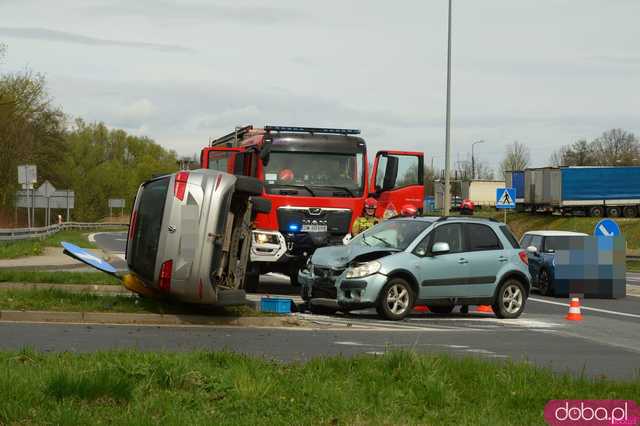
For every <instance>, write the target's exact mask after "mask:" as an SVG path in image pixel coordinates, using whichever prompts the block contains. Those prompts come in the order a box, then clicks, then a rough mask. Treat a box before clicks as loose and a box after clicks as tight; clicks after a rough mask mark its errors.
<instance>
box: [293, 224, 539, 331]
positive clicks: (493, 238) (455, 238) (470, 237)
mask: <svg viewBox="0 0 640 426" xmlns="http://www.w3.org/2000/svg"><path fill="white" fill-rule="evenodd" d="M527 262H528V259H527V253H526V251H524V250H522V249H521V248H520V246H519V244H518V241H517V240H516V239H515V237H514V236H513V234H512V233H511V231H510V230H509V228H508V227H507V226H506V225H505V224H503V223H500V222H498V221H495V220H493V219H484V218H478V217H474V218H463V217H441V218H436V217H417V218H397V219H390V220H387V221H384V222H382V223H380V224H379V225H376V226H374V227H373V228H371V229H368V230H367V231H365V232H363V233H362V234H360V235H358V236H357V237H355V238H354V239H352V240H351V241H350V242H349V244H348V245H345V246H333V247H323V248H321V249H318V250H316V251H315V253H314V254H313V256H312V257H311V258H310V260H309V262H308V263H307V265H306V266H305V267H304V268H303V269H302V270H301V271H300V273H299V275H298V278H299V280H300V283H301V285H302V296H303V298H304V299H305V300H310V299H314V298H318V297H324V298H326V297H329V298H335V299H337V303H338V306H339V308H340V310H342V311H350V310H356V309H362V308H369V307H375V308H376V310H377V311H378V314H379V315H381V316H382V317H384V318H387V319H390V320H400V319H403V318H404V317H406V316H407V315H408V314H409V313H410V312H411V311H412V309H413V307H414V306H415V305H418V304H420V305H427V306H428V307H429V308H430V310H431V311H432V312H434V313H449V312H451V311H452V310H453V308H454V307H455V306H461V307H462V309H463V310H465V309H468V306H469V305H492V307H493V311H494V312H495V314H496V316H497V317H498V318H517V317H518V316H520V314H521V313H522V311H523V310H524V307H525V303H526V300H527V297H528V295H529V289H530V282H531V276H530V275H529V269H528V263H527Z"/></svg>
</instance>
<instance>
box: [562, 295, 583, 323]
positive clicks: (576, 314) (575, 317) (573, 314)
mask: <svg viewBox="0 0 640 426" xmlns="http://www.w3.org/2000/svg"><path fill="white" fill-rule="evenodd" d="M565 319H568V320H569V321H582V313H580V298H578V297H572V298H571V302H569V313H568V314H567V316H566V317H565Z"/></svg>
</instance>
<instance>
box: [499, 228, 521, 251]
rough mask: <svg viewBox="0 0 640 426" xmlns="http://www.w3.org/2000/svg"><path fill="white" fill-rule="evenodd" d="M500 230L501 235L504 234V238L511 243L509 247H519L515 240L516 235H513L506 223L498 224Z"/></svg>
mask: <svg viewBox="0 0 640 426" xmlns="http://www.w3.org/2000/svg"><path fill="white" fill-rule="evenodd" d="M500 231H501V232H502V235H504V236H505V238H506V239H507V240H509V243H511V247H513V248H514V249H517V248H520V244H518V240H516V237H515V236H514V235H513V233H512V232H511V229H509V227H508V226H507V225H500Z"/></svg>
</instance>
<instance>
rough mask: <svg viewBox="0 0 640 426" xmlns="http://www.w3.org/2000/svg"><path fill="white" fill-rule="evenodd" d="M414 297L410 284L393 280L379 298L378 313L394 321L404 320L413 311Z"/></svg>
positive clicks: (384, 288)
mask: <svg viewBox="0 0 640 426" xmlns="http://www.w3.org/2000/svg"><path fill="white" fill-rule="evenodd" d="M413 302H414V295H413V290H411V286H410V285H409V283H408V282H406V281H405V280H403V279H402V278H392V279H391V280H389V281H388V282H387V284H386V285H385V286H384V287H383V288H382V291H381V292H380V295H379V296H378V309H377V310H378V313H379V314H380V315H382V316H383V317H384V318H386V319H388V320H392V321H398V320H401V319H404V318H405V317H406V316H407V315H409V313H411V310H412V309H413Z"/></svg>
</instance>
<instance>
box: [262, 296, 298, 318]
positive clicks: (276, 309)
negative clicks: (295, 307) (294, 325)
mask: <svg viewBox="0 0 640 426" xmlns="http://www.w3.org/2000/svg"><path fill="white" fill-rule="evenodd" d="M292 302H293V301H292V300H291V299H281V298H278V297H263V298H262V299H260V311H262V312H272V313H275V314H290V313H291V303H292Z"/></svg>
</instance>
